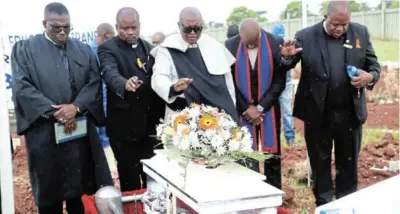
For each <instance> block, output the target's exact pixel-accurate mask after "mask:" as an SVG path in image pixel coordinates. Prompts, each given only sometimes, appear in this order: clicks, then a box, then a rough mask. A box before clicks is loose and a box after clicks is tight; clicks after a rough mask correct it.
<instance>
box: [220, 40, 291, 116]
mask: <svg viewBox="0 0 400 214" xmlns="http://www.w3.org/2000/svg"><path fill="white" fill-rule="evenodd" d="M266 34H267V38H268V40H269V42H270V46H271V51H272V55H273V58H274V62H273V63H274V65H273V66H274V75H273V77H272V84H271V86H270V88H269V89H268V91H267V92H266V93H265V94H264V95H263V96H262V98H261V100H259V101H258V104H259V105H261V106H262V107H264V111H268V110H269V109H270V108H271V107H272V106H273V105H278V106H279V96H280V95H281V93H282V91H283V90H284V89H285V86H286V72H287V70H289V67H287V66H286V65H283V64H281V55H280V48H279V45H280V44H281V43H282V41H283V39H279V38H278V37H275V36H273V35H272V34H271V33H268V32H266ZM239 43H240V35H236V36H234V37H232V38H230V39H228V40H226V41H225V46H226V47H227V49H228V50H229V51H230V52H231V54H232V55H233V56H236V53H237V50H238V47H239ZM265 60H269V59H265ZM235 66H236V63H235V64H233V65H232V66H231V70H232V75H233V76H234V77H235ZM233 79H234V81H235V88H236V107H237V109H238V113H239V114H240V115H241V114H242V113H243V112H244V111H246V110H247V108H248V107H249V105H251V104H252V103H249V102H248V101H247V100H246V99H245V97H244V96H243V94H242V92H240V90H239V88H238V87H237V83H236V80H235V78H233Z"/></svg>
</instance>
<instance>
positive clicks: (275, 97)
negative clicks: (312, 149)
mask: <svg viewBox="0 0 400 214" xmlns="http://www.w3.org/2000/svg"><path fill="white" fill-rule="evenodd" d="M280 43H281V41H278V40H277V37H274V36H273V35H272V34H270V33H268V32H266V31H264V30H263V29H262V28H261V27H260V25H259V24H258V23H257V22H256V21H255V20H254V19H245V20H243V21H242V23H241V24H240V27H239V35H236V36H234V37H232V38H230V39H229V40H227V41H226V42H225V45H226V47H227V48H228V50H229V51H230V52H231V53H232V55H234V56H236V62H235V64H234V65H232V67H231V70H232V74H233V77H234V80H235V86H236V100H237V102H236V107H237V111H238V113H239V114H240V116H241V118H240V121H241V123H242V125H244V126H246V127H248V128H249V130H250V132H251V133H252V136H253V139H254V145H253V149H254V150H256V151H261V152H264V153H270V154H274V155H275V157H273V158H271V159H269V160H266V161H265V163H264V173H265V175H266V177H267V179H266V182H267V183H269V184H271V185H273V186H275V187H277V188H279V189H281V159H280V127H281V123H280V116H281V112H280V107H279V96H280V94H281V93H282V91H283V90H284V89H285V85H286V71H287V70H289V69H287V67H286V66H284V65H283V64H282V63H281V54H280V48H279V45H280ZM251 162H253V164H251V165H252V167H251V168H252V169H254V170H256V171H259V167H258V163H257V162H255V161H251ZM261 165H262V164H261Z"/></svg>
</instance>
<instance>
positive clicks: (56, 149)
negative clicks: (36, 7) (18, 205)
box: [11, 3, 113, 214]
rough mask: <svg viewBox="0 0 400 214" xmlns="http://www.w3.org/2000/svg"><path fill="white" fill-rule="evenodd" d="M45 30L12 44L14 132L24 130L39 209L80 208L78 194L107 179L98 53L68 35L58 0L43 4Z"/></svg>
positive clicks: (93, 189) (79, 212) (80, 212)
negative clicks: (99, 130)
mask: <svg viewBox="0 0 400 214" xmlns="http://www.w3.org/2000/svg"><path fill="white" fill-rule="evenodd" d="M44 15H45V16H44V21H43V26H44V28H45V33H44V34H38V35H35V36H33V37H31V38H29V39H27V40H23V41H19V42H17V43H16V44H15V45H14V46H13V51H12V57H11V59H12V60H11V66H12V71H13V94H14V98H15V113H16V120H17V133H18V135H24V136H25V143H26V149H27V157H28V169H29V176H30V181H31V185H32V190H33V191H32V193H33V196H34V198H35V203H36V205H37V206H38V213H39V214H46V213H49V214H53V213H62V212H63V201H65V202H66V210H67V212H68V213H76V214H83V213H84V208H83V204H82V201H81V197H82V195H83V194H90V195H91V194H94V193H95V192H96V191H97V190H98V188H100V187H101V186H104V185H112V184H113V182H112V180H111V174H110V171H109V168H108V164H107V160H106V158H105V154H104V151H103V149H102V148H101V144H100V142H99V138H98V136H97V132H96V126H101V125H102V124H103V123H104V111H103V108H102V101H101V90H100V85H101V78H100V72H99V70H98V64H97V60H96V57H95V55H94V54H93V52H92V51H91V50H90V49H89V48H88V46H87V45H86V44H83V43H82V42H80V41H78V40H76V39H72V38H69V32H70V31H71V29H72V28H71V23H70V16H69V12H68V10H67V8H66V7H65V6H64V5H63V4H61V3H50V4H48V5H47V6H46V7H45V11H44Z"/></svg>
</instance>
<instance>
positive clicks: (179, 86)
mask: <svg viewBox="0 0 400 214" xmlns="http://www.w3.org/2000/svg"><path fill="white" fill-rule="evenodd" d="M192 82H193V79H190V78H181V79H179V80H178V81H177V82H176V83H175V84H174V90H175V92H181V91H184V90H185V89H186V88H187V87H189V85H190V84H191V83H192Z"/></svg>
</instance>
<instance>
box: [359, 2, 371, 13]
mask: <svg viewBox="0 0 400 214" xmlns="http://www.w3.org/2000/svg"><path fill="white" fill-rule="evenodd" d="M370 10H371V7H370V6H368V4H367V2H361V3H360V11H370Z"/></svg>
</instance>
